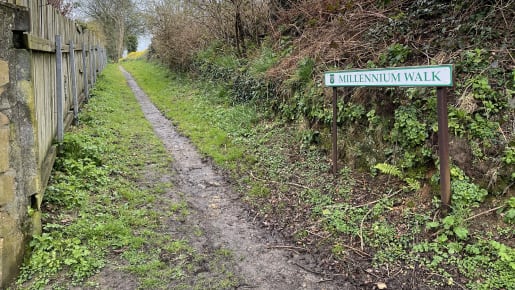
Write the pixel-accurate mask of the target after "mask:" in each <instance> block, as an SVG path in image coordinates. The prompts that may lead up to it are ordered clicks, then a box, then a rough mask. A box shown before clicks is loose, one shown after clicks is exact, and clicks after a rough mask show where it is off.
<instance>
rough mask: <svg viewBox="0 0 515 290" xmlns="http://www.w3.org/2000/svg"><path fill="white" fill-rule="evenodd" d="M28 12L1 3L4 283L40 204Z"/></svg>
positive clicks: (0, 258) (0, 248)
mask: <svg viewBox="0 0 515 290" xmlns="http://www.w3.org/2000/svg"><path fill="white" fill-rule="evenodd" d="M27 15H28V14H27V10H26V9H24V8H21V7H18V6H14V5H9V4H5V3H0V289H3V288H4V287H6V285H7V283H9V282H10V281H12V279H13V278H14V277H15V276H16V274H17V271H18V270H17V269H18V266H19V265H20V263H21V261H22V259H23V254H24V252H25V245H26V241H27V238H28V237H29V236H30V235H31V233H32V222H31V217H30V216H29V212H31V213H32V212H33V211H32V209H31V207H32V208H35V209H36V210H37V206H38V202H37V201H36V200H34V198H35V197H36V196H35V194H38V193H40V191H41V183H40V182H39V178H38V174H37V171H38V166H37V162H36V160H37V159H36V155H35V154H36V153H35V147H36V144H35V142H34V140H35V133H36V132H35V126H34V124H35V120H34V118H33V114H32V113H31V108H33V107H34V96H33V93H32V91H33V90H32V87H31V81H30V77H31V67H30V51H28V50H25V49H17V48H16V37H17V35H19V34H20V33H22V32H23V30H20V29H26V27H27V22H28V21H29V19H27V18H28V17H27Z"/></svg>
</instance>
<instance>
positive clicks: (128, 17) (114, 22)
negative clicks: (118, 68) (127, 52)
mask: <svg viewBox="0 0 515 290" xmlns="http://www.w3.org/2000/svg"><path fill="white" fill-rule="evenodd" d="M79 8H80V10H81V11H82V12H83V13H84V14H85V15H86V16H88V17H90V18H92V19H93V20H96V21H97V22H99V23H100V24H101V25H102V29H103V30H104V34H105V35H106V38H107V39H106V40H107V43H106V47H107V52H108V56H109V58H110V59H112V60H115V61H117V60H118V59H120V58H121V57H122V54H123V51H124V49H125V44H126V39H127V35H138V34H140V33H141V29H142V22H141V17H140V15H139V12H138V9H137V7H136V4H135V1H134V0H84V1H82V2H81V3H79Z"/></svg>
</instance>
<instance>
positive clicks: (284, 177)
mask: <svg viewBox="0 0 515 290" xmlns="http://www.w3.org/2000/svg"><path fill="white" fill-rule="evenodd" d="M124 67H126V68H127V69H128V70H129V71H130V72H131V73H132V74H133V76H134V77H135V78H136V80H137V81H138V83H139V84H141V86H142V87H143V89H144V90H145V91H146V92H147V94H148V95H149V96H150V98H151V99H152V100H153V102H154V103H155V104H156V105H157V106H158V108H159V109H160V110H161V111H162V112H164V114H165V115H166V116H167V117H168V118H170V119H171V120H173V122H174V123H175V124H177V125H178V127H179V129H180V130H181V131H182V132H183V133H184V134H185V135H188V136H190V137H191V139H192V141H193V142H194V143H195V145H196V146H197V147H198V148H200V149H201V151H202V152H203V153H204V154H206V155H208V156H210V157H212V158H213V159H214V160H215V161H216V162H217V163H218V164H219V165H222V166H224V167H225V168H228V169H230V170H232V173H233V174H232V176H233V177H234V178H235V181H236V183H237V184H238V186H239V189H240V191H241V192H242V193H243V194H244V198H245V200H246V201H248V202H249V203H250V204H252V205H253V206H254V207H255V208H256V210H257V212H259V213H260V214H261V215H262V216H263V217H267V216H268V217H273V218H275V219H276V220H275V222H278V223H279V224H281V225H282V226H283V228H284V230H283V231H284V232H285V234H286V235H287V234H291V236H292V237H295V241H296V243H297V244H300V245H305V246H308V245H313V244H315V245H318V244H317V243H321V244H322V245H328V248H329V250H328V252H329V255H331V256H332V257H335V258H336V259H337V260H340V261H341V262H342V263H344V264H345V260H346V259H348V256H349V253H354V254H355V253H356V252H355V251H349V248H348V247H345V246H352V247H353V248H354V249H358V250H360V249H361V250H362V251H365V252H366V253H368V254H369V255H370V257H371V265H370V267H374V268H375V269H376V270H378V271H379V272H381V273H382V274H383V275H387V271H386V270H385V269H389V271H400V272H399V273H402V271H406V273H408V272H410V271H411V270H410V269H413V267H421V269H423V271H424V273H427V277H428V278H426V277H423V278H421V280H420V281H424V283H427V284H429V285H432V286H433V287H434V286H436V287H443V286H450V285H456V283H459V284H460V286H467V287H470V288H474V289H475V288H482V289H488V288H494V289H499V288H507V289H508V288H512V287H513V286H514V285H515V281H514V280H513V278H512V277H513V276H514V275H513V272H514V271H515V268H514V267H515V262H514V261H515V255H514V252H513V249H512V248H510V247H509V246H508V245H506V244H505V242H504V241H510V240H511V239H512V238H513V236H514V235H515V230H514V228H513V226H512V225H510V224H504V223H503V222H502V220H501V221H499V226H498V227H497V228H495V227H491V228H490V230H488V231H484V230H480V229H474V228H473V227H471V225H472V224H471V223H473V222H466V221H465V219H466V218H468V217H470V216H472V214H473V213H472V207H471V206H470V205H463V206H461V208H455V209H454V211H453V212H452V214H451V215H450V216H449V218H446V219H444V220H442V221H441V222H435V220H438V218H435V217H436V216H437V212H438V199H437V198H436V196H435V199H434V202H433V204H431V201H428V200H427V199H425V200H423V202H425V204H422V205H421V206H420V205H419V204H420V203H421V202H422V200H421V199H420V197H419V196H417V194H416V193H415V190H418V189H419V188H420V184H410V183H409V182H408V181H410V179H409V178H407V177H406V178H404V177H405V176H397V177H396V176H395V174H393V175H392V174H391V173H390V174H386V175H387V176H388V175H389V176H390V177H388V178H387V177H385V174H384V173H383V174H380V176H374V175H369V174H367V173H359V172H354V171H352V170H351V169H349V168H347V167H344V168H343V169H342V170H341V171H340V174H339V176H338V178H337V179H333V177H332V176H331V174H330V165H329V163H328V161H327V156H328V155H327V154H328V152H324V151H322V150H317V148H316V147H313V146H306V144H305V143H306V140H305V138H303V135H302V134H299V131H302V130H303V129H302V128H303V127H302V126H299V125H298V124H296V123H283V122H282V121H274V120H258V119H259V116H262V115H266V112H263V110H259V109H257V108H255V107H253V106H254V103H252V102H250V103H247V104H243V105H241V104H240V105H236V106H229V105H228V103H230V101H229V100H230V97H228V96H226V94H224V89H223V86H221V85H220V86H218V85H215V84H212V83H210V82H208V81H205V80H203V79H190V78H188V77H187V76H185V75H180V74H175V73H172V72H169V71H168V70H167V69H166V68H164V67H161V66H159V65H156V64H152V63H145V62H143V61H134V62H126V63H124ZM297 126H299V127H300V128H297ZM308 141H309V140H308ZM386 173H388V172H386ZM376 174H377V173H376ZM397 175H398V174H397ZM399 177H401V178H399ZM404 183H407V185H406V184H404ZM415 185H416V186H415ZM467 188H468V189H469V190H468V191H470V193H467V196H472V195H473V194H476V193H480V192H476V191H477V190H476V188H469V187H467ZM468 191H467V192H468ZM456 196H459V194H458V195H456ZM478 200H479V199H478ZM417 203H418V204H417ZM460 204H462V203H458V202H456V205H460ZM175 208H178V206H176V207H175ZM298 215H302V216H303V217H304V218H303V219H302V220H298V219H296V220H293V221H292V220H290V218H291V217H292V216H298ZM502 225H504V226H502ZM499 227H500V228H503V227H505V229H504V230H499ZM324 236H327V237H326V238H322V239H320V237H324ZM488 245H495V246H496V248H495V249H492V247H488ZM318 250H320V249H319V248H318V247H317V251H318ZM357 253H358V256H360V255H362V253H359V252H357ZM415 265H416V266H415Z"/></svg>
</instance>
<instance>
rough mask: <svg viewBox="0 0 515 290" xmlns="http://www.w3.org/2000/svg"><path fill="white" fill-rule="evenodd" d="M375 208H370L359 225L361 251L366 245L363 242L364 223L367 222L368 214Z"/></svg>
mask: <svg viewBox="0 0 515 290" xmlns="http://www.w3.org/2000/svg"><path fill="white" fill-rule="evenodd" d="M373 209H374V208H373V207H372V208H370V209H369V210H368V211H367V213H366V214H365V215H364V216H363V218H362V219H361V224H360V225H359V241H360V243H361V250H362V251H363V250H364V248H365V243H364V242H363V223H364V222H365V219H366V218H367V216H368V214H369V213H371V212H372V210H373Z"/></svg>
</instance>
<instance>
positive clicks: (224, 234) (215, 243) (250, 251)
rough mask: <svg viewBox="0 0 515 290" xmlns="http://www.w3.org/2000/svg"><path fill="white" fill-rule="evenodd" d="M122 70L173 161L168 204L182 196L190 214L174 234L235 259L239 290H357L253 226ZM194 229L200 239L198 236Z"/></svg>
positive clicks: (174, 226)
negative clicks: (319, 269) (325, 273)
mask: <svg viewBox="0 0 515 290" xmlns="http://www.w3.org/2000/svg"><path fill="white" fill-rule="evenodd" d="M120 69H121V70H122V72H123V73H124V75H125V77H126V78H127V81H128V84H129V86H130V87H131V88H132V90H133V91H134V94H135V95H136V98H137V99H138V101H139V103H140V105H141V108H142V110H143V112H144V114H145V117H146V118H147V119H148V120H149V121H150V123H151V124H152V126H153V128H154V131H155V132H156V134H157V136H158V137H159V138H160V139H161V140H163V143H164V145H165V147H166V149H167V150H168V152H169V153H170V154H171V156H172V157H173V159H174V162H173V163H174V165H173V167H174V168H173V171H174V172H170V173H169V175H168V176H163V178H166V179H170V180H171V181H172V182H173V184H174V185H175V188H174V189H173V190H171V191H170V193H169V194H170V198H172V199H174V198H177V195H178V194H179V195H181V196H182V198H184V199H185V200H186V201H187V203H188V205H189V208H190V214H188V215H187V216H186V217H185V220H184V221H182V222H180V223H179V222H177V221H173V220H172V221H169V222H167V227H168V230H169V232H170V234H173V235H179V236H181V235H182V236H185V235H187V239H188V240H189V241H190V242H191V243H192V244H193V245H194V247H195V248H197V250H199V251H202V252H208V253H210V252H214V251H217V250H220V249H224V250H228V251H230V252H231V253H232V256H233V257H234V259H233V261H234V262H233V263H231V265H230V267H231V268H232V269H231V270H232V271H233V272H234V273H235V274H236V275H237V276H239V278H240V280H241V281H242V282H241V283H240V286H239V287H237V288H238V289H247V288H248V289H353V287H351V286H350V285H349V284H347V283H345V282H339V283H337V281H336V280H335V279H333V278H334V277H329V276H325V275H322V274H318V270H317V269H316V268H315V267H316V266H313V265H314V262H313V259H312V258H311V257H310V256H309V255H307V254H301V253H299V252H298V251H297V250H296V249H295V248H294V247H286V246H285V244H284V242H283V241H281V239H280V238H278V237H275V236H273V235H271V234H270V233H268V232H266V231H265V230H264V229H260V228H259V226H258V225H256V224H254V223H252V221H251V219H250V218H249V216H248V213H247V212H246V211H245V210H244V208H243V206H242V204H241V203H240V202H239V198H238V196H237V195H236V194H235V193H234V191H232V190H231V187H230V185H229V184H228V183H227V181H225V180H224V178H223V177H222V176H221V175H220V174H218V173H217V172H216V170H215V169H214V168H213V167H212V166H211V165H210V163H209V162H206V161H205V160H204V159H203V158H202V156H201V155H199V153H197V151H196V149H195V147H194V146H193V145H192V144H191V143H190V142H189V140H188V139H187V138H185V137H183V136H181V135H180V134H179V133H178V132H177V131H176V129H175V128H174V125H173V124H172V122H170V121H169V120H168V119H166V118H165V117H164V116H163V115H162V114H161V113H160V112H159V110H158V109H157V108H156V107H155V106H154V105H153V104H152V103H151V102H150V100H149V99H148V97H147V96H146V94H145V93H144V92H143V91H142V90H141V89H140V88H139V87H138V85H137V84H136V82H135V80H134V79H133V78H132V77H131V75H130V74H129V73H128V72H126V71H125V70H124V69H123V68H120ZM194 229H195V230H196V231H197V232H198V230H200V231H201V232H202V234H201V235H199V234H194V233H193V231H194ZM224 266H228V265H224Z"/></svg>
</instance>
